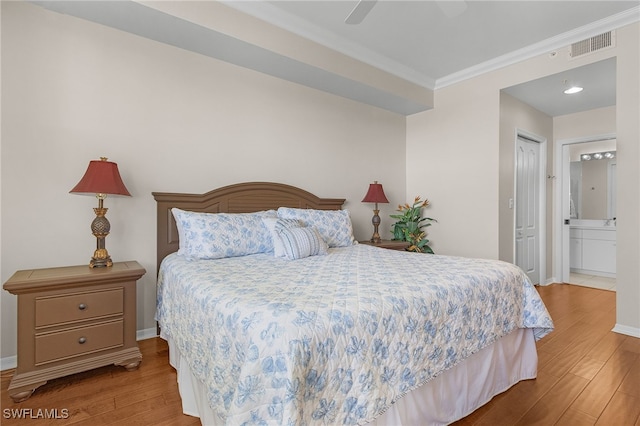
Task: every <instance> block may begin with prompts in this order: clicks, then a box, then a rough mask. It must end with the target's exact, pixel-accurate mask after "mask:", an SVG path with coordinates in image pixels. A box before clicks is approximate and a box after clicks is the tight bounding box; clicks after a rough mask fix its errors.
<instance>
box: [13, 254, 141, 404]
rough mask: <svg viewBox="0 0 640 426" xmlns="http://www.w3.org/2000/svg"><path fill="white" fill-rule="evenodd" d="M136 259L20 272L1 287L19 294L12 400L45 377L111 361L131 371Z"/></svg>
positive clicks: (137, 357) (135, 358) (134, 363)
mask: <svg viewBox="0 0 640 426" xmlns="http://www.w3.org/2000/svg"><path fill="white" fill-rule="evenodd" d="M145 273H146V270H145V269H144V268H143V267H142V266H140V264H139V263H138V262H135V261H130V262H116V263H114V264H113V266H111V267H105V268H93V269H92V268H89V266H88V265H83V266H68V267H61V268H47V269H31V270H24V271H18V272H16V273H15V274H13V276H12V277H11V278H9V280H8V281H7V282H6V283H5V284H4V286H3V287H4V289H5V290H7V291H8V292H10V293H11V294H15V295H17V296H18V366H17V368H16V371H15V373H14V375H13V378H12V379H11V383H10V384H9V395H10V396H11V398H12V399H13V401H14V402H20V401H24V400H26V399H28V398H29V397H30V396H31V394H32V393H33V392H34V391H35V390H36V389H37V388H38V387H39V386H42V385H44V384H45V383H47V381H48V380H51V379H54V378H58V377H62V376H67V375H69V374H75V373H79V372H81V371H86V370H90V369H93V368H97V367H102V366H105V365H109V364H115V365H121V366H124V367H125V368H126V369H127V370H135V369H136V368H138V366H139V365H140V362H141V361H142V354H141V353H140V349H138V344H137V342H136V282H137V280H139V279H140V278H141V277H142V276H143V275H144V274H145Z"/></svg>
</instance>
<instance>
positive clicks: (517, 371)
mask: <svg viewBox="0 0 640 426" xmlns="http://www.w3.org/2000/svg"><path fill="white" fill-rule="evenodd" d="M162 337H163V338H164V339H165V340H167V341H168V343H169V363H170V364H171V365H172V366H173V367H174V368H175V369H176V371H177V372H178V389H179V391H180V396H181V398H182V411H183V413H184V414H187V415H190V416H195V417H199V418H200V421H201V423H202V424H203V425H205V426H213V425H216V424H219V422H217V423H216V420H217V418H216V417H215V416H214V414H213V412H212V411H211V409H210V408H209V406H208V404H207V397H206V388H205V387H204V386H203V385H202V383H201V382H200V381H199V380H198V379H196V378H195V376H193V374H192V373H191V370H190V368H189V366H188V365H187V363H186V362H183V361H182V356H181V354H180V352H179V351H178V349H177V348H176V347H175V345H174V344H173V342H172V341H171V339H166V337H165V336H162ZM537 368H538V353H537V351H536V345H535V339H534V336H533V330H531V329H516V330H515V331H514V332H512V333H511V334H509V335H508V336H505V337H503V338H502V339H500V340H499V341H498V342H496V343H494V344H493V345H491V346H488V347H486V348H484V349H482V350H481V351H480V352H478V353H476V354H473V355H472V356H470V357H469V358H467V359H466V360H464V361H462V362H461V363H459V364H457V365H456V366H455V367H453V368H451V369H450V370H447V371H445V372H444V373H443V374H441V375H439V376H438V377H436V378H435V379H433V380H431V381H430V382H428V383H427V384H425V385H423V386H421V387H419V388H417V389H415V390H413V391H411V392H409V393H408V394H406V395H405V396H403V397H402V398H400V399H399V400H398V401H396V403H395V404H393V405H392V406H391V407H390V408H389V410H387V411H386V412H385V413H384V414H383V415H382V416H380V417H378V418H376V419H375V420H374V421H373V422H371V423H369V424H370V425H375V426H383V425H384V426H390V425H393V426H400V425H404V426H414V425H421V426H428V425H429V426H431V425H433V426H435V425H447V424H450V423H452V422H454V421H456V420H459V419H461V418H463V417H465V416H467V415H469V414H470V413H472V412H473V411H475V410H476V409H477V408H479V407H481V406H482V405H484V404H486V403H487V402H489V400H490V399H491V398H493V397H494V396H495V395H497V394H499V393H501V392H504V391H505V390H507V389H509V388H510V387H511V386H513V385H514V384H516V383H517V382H519V381H521V380H526V379H533V378H535V377H536V374H537Z"/></svg>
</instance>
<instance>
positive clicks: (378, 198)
mask: <svg viewBox="0 0 640 426" xmlns="http://www.w3.org/2000/svg"><path fill="white" fill-rule="evenodd" d="M362 202H363V203H388V202H389V200H387V197H386V196H385V195H384V190H383V189H382V184H380V183H378V182H377V181H376V182H375V183H370V184H369V191H367V195H365V196H364V198H363V199H362Z"/></svg>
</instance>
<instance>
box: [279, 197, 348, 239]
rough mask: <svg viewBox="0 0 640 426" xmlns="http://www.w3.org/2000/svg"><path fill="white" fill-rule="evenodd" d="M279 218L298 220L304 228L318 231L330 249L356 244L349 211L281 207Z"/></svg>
mask: <svg viewBox="0 0 640 426" xmlns="http://www.w3.org/2000/svg"><path fill="white" fill-rule="evenodd" d="M278 217H281V218H284V219H298V220H299V221H300V222H302V224H303V225H304V226H311V227H313V228H315V229H317V230H318V232H319V233H320V235H321V236H322V239H323V240H324V241H325V242H326V243H327V244H328V245H329V247H346V246H352V245H354V244H356V240H355V238H354V237H353V225H352V224H351V217H350V216H349V211H347V210H314V209H294V208H291V207H280V208H279V209H278Z"/></svg>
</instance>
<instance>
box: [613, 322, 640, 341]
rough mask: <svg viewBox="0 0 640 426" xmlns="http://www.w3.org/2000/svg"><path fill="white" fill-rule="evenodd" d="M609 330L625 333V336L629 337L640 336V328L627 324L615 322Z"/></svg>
mask: <svg viewBox="0 0 640 426" xmlns="http://www.w3.org/2000/svg"><path fill="white" fill-rule="evenodd" d="M611 331H613V332H615V333H620V334H626V335H627V336H631V337H639V338H640V328H637V327H629V326H628V325H622V324H616V325H615V327H613V329H612V330H611Z"/></svg>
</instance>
